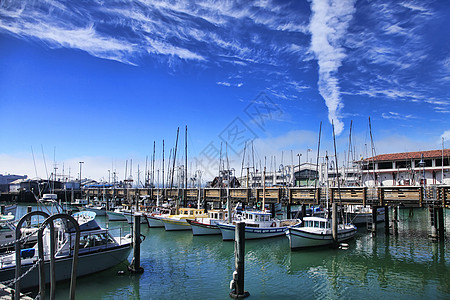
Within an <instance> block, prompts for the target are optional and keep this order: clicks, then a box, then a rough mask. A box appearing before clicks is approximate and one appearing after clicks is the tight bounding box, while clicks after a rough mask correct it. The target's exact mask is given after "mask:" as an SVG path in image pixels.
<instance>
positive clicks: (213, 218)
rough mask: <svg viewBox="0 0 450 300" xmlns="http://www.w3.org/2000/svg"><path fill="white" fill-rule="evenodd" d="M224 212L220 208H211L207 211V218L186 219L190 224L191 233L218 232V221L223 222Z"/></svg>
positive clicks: (206, 233)
mask: <svg viewBox="0 0 450 300" xmlns="http://www.w3.org/2000/svg"><path fill="white" fill-rule="evenodd" d="M225 218H226V212H225V211H224V210H222V209H212V210H209V211H208V218H195V219H193V220H191V219H188V220H187V222H188V223H189V224H191V227H192V234H193V235H213V234H220V228H219V227H218V226H217V224H218V223H219V222H224V221H225Z"/></svg>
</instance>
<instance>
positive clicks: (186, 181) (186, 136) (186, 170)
mask: <svg viewBox="0 0 450 300" xmlns="http://www.w3.org/2000/svg"><path fill="white" fill-rule="evenodd" d="M185 144H186V145H185V146H186V147H185V155H184V156H185V168H184V169H185V174H184V183H185V184H184V188H185V189H187V187H188V186H187V184H188V127H187V125H186V135H185Z"/></svg>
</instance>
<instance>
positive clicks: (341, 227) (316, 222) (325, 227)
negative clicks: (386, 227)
mask: <svg viewBox="0 0 450 300" xmlns="http://www.w3.org/2000/svg"><path fill="white" fill-rule="evenodd" d="M337 227H338V228H337V229H338V237H337V239H338V242H343V241H346V240H349V239H351V238H353V237H354V236H355V234H356V226H355V225H353V224H338V226H337ZM286 235H287V237H288V238H289V246H290V248H291V250H294V249H301V248H308V247H319V246H328V245H331V244H332V243H333V234H332V227H331V220H330V219H328V218H322V217H305V218H303V226H302V227H289V228H288V230H287V232H286Z"/></svg>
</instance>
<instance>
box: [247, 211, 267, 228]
mask: <svg viewBox="0 0 450 300" xmlns="http://www.w3.org/2000/svg"><path fill="white" fill-rule="evenodd" d="M271 217H272V215H271V214H270V213H266V212H263V211H244V212H242V220H243V221H245V225H246V226H250V227H265V226H267V223H268V224H269V226H270V224H272V219H271Z"/></svg>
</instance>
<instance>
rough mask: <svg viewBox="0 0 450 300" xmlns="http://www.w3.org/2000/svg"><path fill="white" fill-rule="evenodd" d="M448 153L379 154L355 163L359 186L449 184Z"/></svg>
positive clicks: (437, 151)
mask: <svg viewBox="0 0 450 300" xmlns="http://www.w3.org/2000/svg"><path fill="white" fill-rule="evenodd" d="M449 156H450V149H443V150H431V151H417V152H403V153H392V154H381V155H377V156H374V157H369V158H366V159H361V160H360V161H358V162H357V163H358V165H359V168H360V174H361V182H362V185H363V186H420V185H422V184H425V185H436V184H450V175H449V170H450V164H449Z"/></svg>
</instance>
